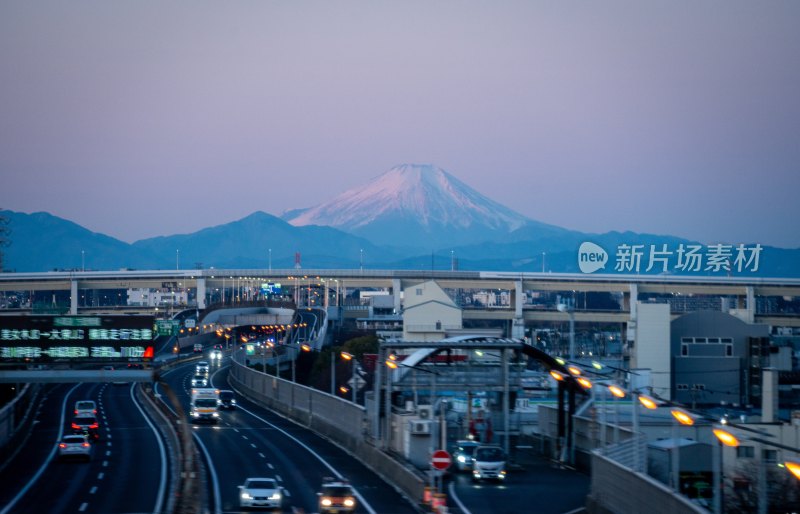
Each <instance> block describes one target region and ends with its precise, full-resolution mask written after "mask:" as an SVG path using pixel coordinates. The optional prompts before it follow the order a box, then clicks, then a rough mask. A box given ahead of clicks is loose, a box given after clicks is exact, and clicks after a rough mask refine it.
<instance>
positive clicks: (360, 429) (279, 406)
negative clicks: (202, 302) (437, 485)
mask: <svg viewBox="0 0 800 514" xmlns="http://www.w3.org/2000/svg"><path fill="white" fill-rule="evenodd" d="M230 380H231V386H232V387H233V388H235V389H236V390H237V391H238V392H239V393H241V394H243V395H245V396H247V397H248V398H250V399H251V400H253V401H255V402H257V403H260V404H262V405H264V406H265V407H268V408H270V409H272V410H274V411H276V412H278V413H280V414H282V415H284V416H286V417H287V418H289V419H292V420H293V421H295V422H297V423H299V424H301V425H304V426H306V427H308V428H309V429H311V430H313V431H314V432H316V433H317V434H319V435H321V436H323V437H325V438H327V439H329V440H330V441H332V442H334V443H336V444H337V445H339V446H340V447H342V448H343V449H344V450H345V451H347V452H349V453H350V454H351V455H353V456H354V457H356V458H357V459H358V460H359V461H361V462H362V463H363V464H364V465H366V466H367V467H369V468H370V469H371V470H372V471H374V472H375V473H377V474H378V475H379V476H381V477H382V478H383V479H384V480H386V481H387V482H388V483H390V484H392V485H394V486H395V487H396V488H397V489H398V490H399V491H400V492H401V493H402V494H404V495H405V496H406V497H407V498H409V500H410V501H411V502H412V503H413V504H417V503H419V502H420V501H421V500H422V498H423V494H424V490H425V485H426V480H425V477H424V476H422V474H421V473H420V472H419V471H417V470H416V469H415V468H414V467H412V466H411V465H409V464H408V463H406V462H404V461H399V460H396V459H394V458H393V457H392V456H391V455H389V454H388V453H386V452H383V451H381V450H380V449H379V448H376V447H375V446H373V445H372V444H371V443H370V442H369V441H367V440H366V439H365V438H364V434H365V433H366V432H367V427H368V420H367V419H366V411H365V409H364V407H362V406H360V405H356V404H354V403H352V402H349V401H347V400H344V399H342V398H338V397H336V396H332V395H330V394H328V393H324V392H322V391H319V390H317V389H313V388H310V387H307V386H304V385H301V384H296V383H293V382H291V381H288V380H284V379H281V378H277V377H275V376H273V375H267V374H265V373H262V372H260V371H256V370H253V369H250V368H248V367H246V366H244V365H243V364H241V363H239V362H236V360H235V359H234V360H233V364H232V366H231V373H230Z"/></svg>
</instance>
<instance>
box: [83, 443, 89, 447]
mask: <svg viewBox="0 0 800 514" xmlns="http://www.w3.org/2000/svg"><path fill="white" fill-rule="evenodd" d="M81 446H83V447H84V448H88V447H89V443H83V444H82V445H81Z"/></svg>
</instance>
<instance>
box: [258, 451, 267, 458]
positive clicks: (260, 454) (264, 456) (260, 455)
mask: <svg viewBox="0 0 800 514" xmlns="http://www.w3.org/2000/svg"><path fill="white" fill-rule="evenodd" d="M258 456H259V457H261V458H262V459H266V458H267V456H266V455H264V454H263V453H261V452H259V453H258Z"/></svg>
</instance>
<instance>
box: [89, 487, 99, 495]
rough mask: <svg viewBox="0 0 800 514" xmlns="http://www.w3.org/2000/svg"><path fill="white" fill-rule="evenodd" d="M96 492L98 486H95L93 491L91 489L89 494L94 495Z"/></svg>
mask: <svg viewBox="0 0 800 514" xmlns="http://www.w3.org/2000/svg"><path fill="white" fill-rule="evenodd" d="M96 492H97V486H94V487H92V488H91V489H89V494H94V493H96Z"/></svg>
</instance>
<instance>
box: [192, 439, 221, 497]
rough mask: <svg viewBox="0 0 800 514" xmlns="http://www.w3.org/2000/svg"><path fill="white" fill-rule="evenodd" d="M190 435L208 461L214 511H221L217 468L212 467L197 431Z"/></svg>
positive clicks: (211, 461) (209, 457)
mask: <svg viewBox="0 0 800 514" xmlns="http://www.w3.org/2000/svg"><path fill="white" fill-rule="evenodd" d="M192 437H194V440H195V442H197V444H198V445H199V446H200V449H201V450H202V451H203V455H204V456H205V458H206V462H207V463H208V470H209V472H210V473H211V483H212V487H213V488H214V512H222V498H221V497H220V492H219V479H217V470H216V469H215V468H214V461H213V460H211V454H209V453H208V449H207V448H206V445H205V444H203V441H202V439H200V436H199V435H197V432H192Z"/></svg>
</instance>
